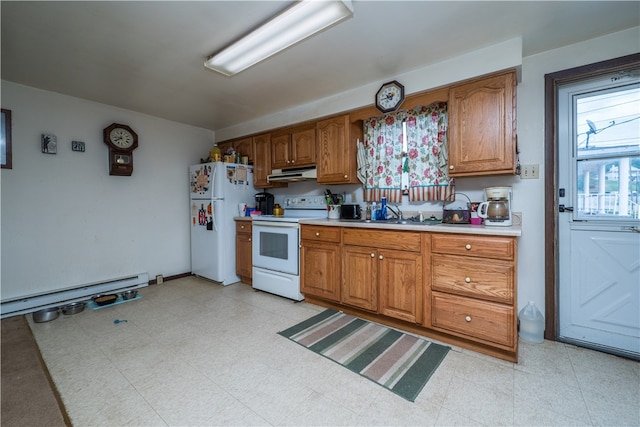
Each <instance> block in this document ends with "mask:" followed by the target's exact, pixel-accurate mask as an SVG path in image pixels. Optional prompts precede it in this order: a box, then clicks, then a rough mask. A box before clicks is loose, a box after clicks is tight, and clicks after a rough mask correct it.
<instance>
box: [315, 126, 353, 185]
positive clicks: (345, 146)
mask: <svg viewBox="0 0 640 427" xmlns="http://www.w3.org/2000/svg"><path fill="white" fill-rule="evenodd" d="M316 131H317V132H316V138H317V140H316V146H317V149H316V155H317V162H316V165H317V167H318V183H320V184H347V183H350V182H357V178H356V176H355V168H356V167H355V164H356V157H355V141H353V147H351V146H350V144H351V141H349V116H348V115H344V116H339V117H333V118H330V119H326V120H321V121H319V122H318V123H317V124H316Z"/></svg>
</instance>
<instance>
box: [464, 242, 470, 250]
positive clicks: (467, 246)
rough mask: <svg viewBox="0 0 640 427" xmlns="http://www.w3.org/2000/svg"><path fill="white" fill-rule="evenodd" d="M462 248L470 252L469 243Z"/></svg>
mask: <svg viewBox="0 0 640 427" xmlns="http://www.w3.org/2000/svg"><path fill="white" fill-rule="evenodd" d="M464 248H465V249H466V250H468V251H470V250H471V245H470V244H469V243H467V244H466V245H465V246H464Z"/></svg>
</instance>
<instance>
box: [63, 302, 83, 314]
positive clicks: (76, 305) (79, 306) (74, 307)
mask: <svg viewBox="0 0 640 427" xmlns="http://www.w3.org/2000/svg"><path fill="white" fill-rule="evenodd" d="M84 306H85V302H84V301H80V302H73V303H71V304H67V305H63V306H62V307H61V310H62V314H64V315H65V316H70V315H72V314H78V313H81V312H82V311H83V310H84Z"/></svg>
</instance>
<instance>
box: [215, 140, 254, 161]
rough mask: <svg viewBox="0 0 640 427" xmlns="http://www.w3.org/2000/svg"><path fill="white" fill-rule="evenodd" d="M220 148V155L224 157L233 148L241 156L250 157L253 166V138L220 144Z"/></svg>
mask: <svg viewBox="0 0 640 427" xmlns="http://www.w3.org/2000/svg"><path fill="white" fill-rule="evenodd" d="M217 145H218V148H219V149H220V153H221V154H222V155H223V156H224V155H225V154H226V153H227V151H228V150H229V148H233V149H234V150H235V152H236V153H239V154H240V156H247V157H249V163H251V164H253V159H254V156H253V138H251V137H249V138H241V139H235V140H232V141H225V142H219V143H218V144H217Z"/></svg>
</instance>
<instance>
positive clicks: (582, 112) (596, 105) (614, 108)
mask: <svg viewBox="0 0 640 427" xmlns="http://www.w3.org/2000/svg"><path fill="white" fill-rule="evenodd" d="M576 126H577V129H576V130H577V132H576V133H577V135H576V148H577V149H576V154H577V156H578V157H579V158H584V157H602V156H615V155H620V154H637V153H639V152H640V86H639V85H637V84H635V85H628V86H623V87H618V88H614V89H610V90H606V91H605V90H603V91H598V92H594V93H587V94H583V95H582V96H581V97H580V98H579V99H577V100H576Z"/></svg>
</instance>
